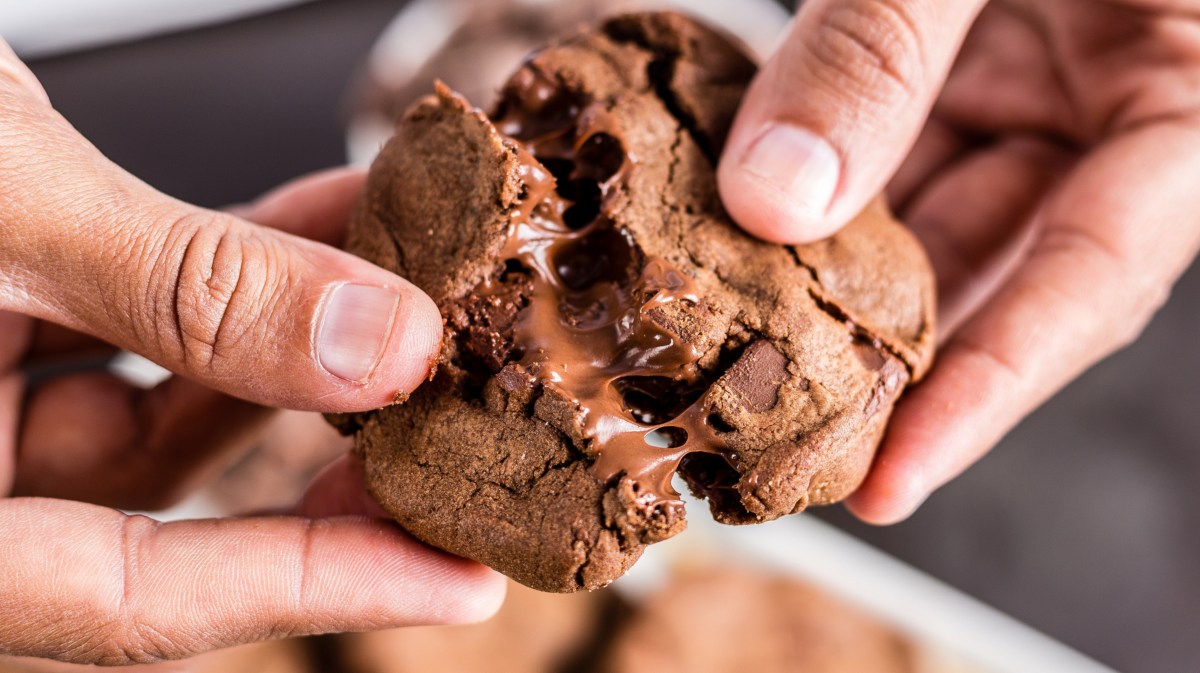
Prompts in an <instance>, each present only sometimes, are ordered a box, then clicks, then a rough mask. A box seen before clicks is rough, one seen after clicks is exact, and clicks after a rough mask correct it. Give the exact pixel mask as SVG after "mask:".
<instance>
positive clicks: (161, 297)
mask: <svg viewBox="0 0 1200 673" xmlns="http://www.w3.org/2000/svg"><path fill="white" fill-rule="evenodd" d="M0 175H3V179H2V180H0V495H3V496H7V495H15V496H24V497H12V498H4V499H0V595H3V596H4V600H3V602H2V604H0V652H4V653H6V654H23V655H36V656H43V657H53V658H57V659H62V660H67V661H74V662H80V663H105V664H125V663H132V662H146V661H153V660H156V659H164V658H179V657H184V656H188V655H191V654H195V653H198V652H203V651H206V650H209V649H214V648H219V647H224V646H228V645H232V644H236V643H240V642H249V641H254V640H261V639H266V638H272V637H280V636H282V635H287V634H301V633H316V632H326V631H345V630H356V629H368V628H379V627H383V626H387V625H405V624H414V623H431V622H454V621H464V620H471V619H475V618H481V617H483V616H486V614H489V611H491V610H494V609H495V607H496V606H497V604H498V601H499V599H500V596H501V595H502V594H503V585H502V584H501V583H499V581H498V580H499V578H498V576H496V575H494V574H493V573H491V572H490V571H487V570H486V569H485V568H483V567H482V566H479V565H477V564H474V563H470V562H467V561H463V560H461V559H456V558H453V557H450V556H449V555H446V554H443V553H440V552H436V551H434V550H431V549H429V548H427V547H425V546H423V545H420V544H418V543H416V542H415V541H413V540H412V539H411V538H410V537H408V536H407V535H405V534H404V533H403V532H402V531H400V530H398V529H397V528H396V527H395V526H394V525H391V524H389V523H384V522H382V521H380V520H378V519H374V518H369V515H370V514H371V510H370V507H369V506H368V504H367V503H368V502H369V501H368V500H367V499H366V496H365V493H364V492H363V490H362V486H361V476H359V475H358V474H357V473H356V472H355V471H354V470H355V467H354V465H353V464H352V463H342V464H339V465H338V466H337V467H335V468H332V471H331V472H329V473H327V474H326V475H325V476H324V477H323V478H322V479H321V480H320V481H319V482H318V484H317V485H316V486H315V487H314V490H313V491H312V492H311V494H310V496H309V498H308V499H307V501H306V502H305V503H304V504H303V506H302V507H301V508H300V509H299V510H298V511H297V516H277V517H257V518H246V519H222V520H208V521H183V522H175V523H167V524H160V523H157V522H155V521H151V520H150V519H147V518H145V517H138V516H127V515H125V514H123V513H121V512H119V511H116V510H113V509H108V508H107V507H121V508H127V509H150V508H158V507H162V506H165V505H167V504H170V503H171V502H172V501H174V500H177V499H178V498H180V497H181V496H182V495H183V494H184V493H186V492H187V491H188V490H189V489H191V488H193V487H195V486H196V485H197V483H198V482H199V481H202V480H203V479H204V478H205V477H208V476H211V475H212V469H213V466H214V464H216V465H219V464H221V463H222V462H225V461H227V459H228V457H229V452H230V447H231V446H234V445H237V444H239V443H241V442H243V441H244V440H245V437H246V434H247V433H248V432H249V431H250V430H251V429H252V428H253V427H254V426H255V425H256V424H258V423H260V422H261V421H262V419H263V418H264V415H265V413H266V410H265V409H264V407H261V406H259V405H272V406H290V407H300V408H308V409H322V410H351V409H367V408H373V407H378V406H381V405H384V404H387V403H388V402H390V401H391V400H392V399H393V397H394V396H395V395H396V394H397V393H404V392H407V391H409V390H411V389H412V388H414V387H415V386H416V385H417V384H418V383H419V382H421V381H422V380H423V379H424V378H425V376H426V374H427V373H428V370H429V367H430V358H431V357H432V355H433V354H434V353H435V352H436V351H437V348H438V340H439V338H440V335H441V321H440V318H439V317H438V314H437V311H436V309H435V308H434V307H433V304H432V302H430V301H429V299H428V298H426V297H425V296H424V295H423V294H421V293H420V292H419V291H418V290H416V289H415V288H414V287H413V286H411V285H409V284H408V283H407V282H406V281H404V280H402V279H401V278H399V277H397V276H395V275H393V274H391V273H388V272H386V271H384V270H382V269H379V268H378V267H375V266H372V265H370V264H368V263H366V262H364V261H362V260H359V259H357V258H354V257H352V256H350V255H348V254H346V253H343V252H341V251H339V250H336V249H335V248H333V247H329V246H327V245H323V244H322V243H320V242H317V241H322V242H325V243H336V242H338V241H339V239H340V237H341V235H342V233H343V231H344V228H345V225H346V223H347V220H348V218H349V212H350V208H351V205H352V202H353V201H354V200H355V199H356V198H357V196H358V193H359V191H360V190H361V187H362V180H363V176H362V175H361V174H360V173H358V172H350V171H336V172H332V173H328V174H324V175H318V176H314V177H310V178H306V179H302V180H300V181H297V182H296V183H293V184H292V185H290V186H288V187H285V188H283V189H281V190H280V191H278V192H276V193H274V194H272V195H271V196H268V197H266V198H265V199H263V200H262V201H260V202H258V203H256V204H253V205H251V206H247V207H244V208H242V209H240V213H241V214H242V215H243V216H244V218H245V219H242V218H238V217H234V216H232V215H228V214H223V213H217V212H212V211H207V210H202V209H200V208H196V207H193V206H190V205H187V204H184V203H180V202H178V201H175V200H172V199H170V198H168V197H166V196H164V195H162V194H160V193H158V192H156V191H154V190H153V189H151V188H150V187H148V186H146V185H145V184H143V183H141V182H139V181H137V180H136V179H135V178H133V177H132V176H130V175H128V174H127V173H125V172H123V171H122V170H121V169H119V168H118V167H116V166H114V165H113V164H111V163H110V162H109V161H108V160H107V159H105V158H104V157H103V156H102V155H101V154H100V153H99V152H98V151H96V149H95V148H93V147H92V146H91V145H89V144H88V143H87V141H86V140H84V139H83V138H82V137H81V136H79V134H78V133H77V132H76V131H75V130H74V129H73V128H71V127H70V125H69V124H68V123H67V122H66V121H65V120H64V119H63V118H62V117H60V116H59V115H58V114H57V113H56V112H55V111H54V110H53V109H52V108H51V107H50V105H49V103H48V101H47V99H46V96H45V94H44V93H43V92H42V90H41V88H40V86H39V85H38V83H37V81H36V80H35V79H34V78H33V75H32V74H31V73H30V72H29V71H28V70H27V69H25V67H24V66H23V65H22V64H21V63H20V62H19V61H18V60H17V59H16V57H15V56H14V55H13V54H12V52H11V51H8V50H7V47H6V46H5V45H4V44H3V43H2V42H0ZM251 222H254V223H256V224H251ZM262 225H265V226H262ZM285 232H290V233H285ZM295 234H299V235H302V236H305V237H308V238H312V239H316V241H314V240H307V239H306V238H301V237H300V236H297V235H295ZM381 304H382V305H383V306H384V307H385V308H384V310H378V311H375V312H374V313H372V309H373V307H376V306H378V305H381ZM62 325H65V326H67V327H62ZM68 327H69V328H71V329H68ZM116 346H123V347H126V348H129V349H131V350H135V351H138V352H140V353H142V354H144V355H146V356H148V357H150V358H151V359H153V360H155V361H156V362H158V363H159V364H161V365H164V366H166V367H168V368H169V369H171V370H173V371H174V372H176V373H177V374H179V376H176V377H172V378H171V379H169V380H167V381H166V382H164V383H163V384H161V385H159V386H157V387H155V388H153V389H151V390H142V389H139V388H136V387H134V386H132V385H129V384H128V383H126V382H125V381H123V380H121V379H119V378H117V377H115V376H113V375H112V374H110V373H108V372H106V371H99V370H94V371H90V372H85V373H75V374H70V375H63V376H55V377H48V376H44V377H41V380H39V381H38V382H37V383H36V384H35V385H29V380H28V379H29V377H28V375H29V374H30V372H33V371H38V370H39V369H40V370H41V371H43V372H45V371H47V367H49V366H51V365H53V366H62V365H63V363H64V361H66V363H67V364H68V365H70V364H72V363H74V364H78V360H79V358H81V357H89V358H93V359H94V358H95V357H96V356H99V357H101V358H103V357H107V356H110V355H111V354H112V353H114V352H115V351H116ZM68 368H69V367H68ZM234 395H236V396H238V397H240V398H244V399H245V400H251V401H252V402H247V401H243V399H235V398H234V397H233V396H234ZM431 597H432V598H431Z"/></svg>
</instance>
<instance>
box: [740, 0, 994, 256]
mask: <svg viewBox="0 0 1200 673" xmlns="http://www.w3.org/2000/svg"><path fill="white" fill-rule="evenodd" d="M982 5H983V0H813V1H812V2H806V3H804V4H803V6H801V8H800V10H799V13H798V14H797V17H796V20H795V22H794V23H793V25H792V28H791V31H790V33H789V35H788V37H787V39H786V41H785V42H784V44H783V46H782V47H781V48H780V49H779V51H777V52H776V54H775V55H774V57H772V59H771V60H770V61H769V62H768V63H767V64H766V66H765V67H764V68H763V71H762V72H761V73H760V74H759V75H758V77H757V79H756V80H755V81H754V83H753V85H752V86H751V87H750V90H749V92H748V93H747V95H746V99H745V101H744V102H743V104H742V109H741V111H740V112H739V114H738V117H737V119H736V121H735V122H734V126H733V130H732V132H731V134H730V137H729V142H728V143H727V146H726V149H725V153H724V156H723V157H722V159H721V165H720V168H719V170H718V180H719V184H720V191H721V198H722V200H723V201H724V203H725V206H726V207H727V208H728V209H729V213H730V214H731V215H732V216H733V218H734V219H735V220H736V221H737V222H738V223H739V224H741V225H742V226H743V227H744V228H745V229H746V230H747V231H749V232H750V233H752V234H754V235H756V236H759V237H761V238H764V239H767V240H770V241H777V242H781V243H803V242H809V241H813V240H816V239H819V238H823V237H825V236H828V235H829V234H832V233H833V232H834V231H836V230H837V229H838V228H840V227H841V226H842V225H844V224H845V223H846V222H847V221H849V220H850V219H851V218H852V217H854V216H855V215H856V214H858V213H859V212H860V211H862V209H863V208H864V207H866V205H867V204H868V203H869V202H870V200H871V199H872V198H874V196H875V195H876V194H878V193H879V192H880V191H882V190H883V187H884V186H885V185H886V184H887V182H888V180H889V179H890V178H891V176H892V174H893V173H895V171H896V169H897V168H898V167H899V166H900V163H901V161H902V160H903V158H904V156H905V155H906V154H908V151H909V148H911V147H912V144H913V142H914V141H915V139H916V138H917V134H918V132H919V131H920V129H921V127H922V126H923V125H924V121H925V118H926V116H927V115H928V113H929V110H930V108H931V107H932V105H933V101H934V99H935V98H936V97H937V93H938V90H939V89H940V87H941V84H942V82H943V81H944V80H945V77H946V73H947V71H948V70H949V68H950V64H951V62H952V61H953V59H954V56H955V53H956V52H957V50H958V47H959V45H960V44H961V42H962V40H963V37H964V36H965V34H966V32H967V30H968V28H969V27H970V25H971V22H972V21H973V20H974V17H975V15H976V14H977V13H978V11H979V9H980V7H981V6H982Z"/></svg>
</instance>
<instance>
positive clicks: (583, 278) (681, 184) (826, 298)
mask: <svg viewBox="0 0 1200 673" xmlns="http://www.w3.org/2000/svg"><path fill="white" fill-rule="evenodd" d="M754 72H755V67H754V65H753V63H752V62H751V61H750V60H749V59H748V58H747V57H746V56H745V55H744V54H743V53H742V51H741V50H740V49H739V48H738V47H736V46H734V45H733V44H731V43H730V42H729V41H727V40H726V39H725V38H723V37H722V36H720V35H718V34H716V33H714V32H713V31H711V30H709V29H707V28H704V27H702V26H700V25H698V24H696V23H694V22H692V21H690V20H688V19H686V18H684V17H682V16H680V15H677V14H670V13H657V14H638V15H628V16H622V17H617V18H615V19H612V20H610V21H608V22H606V23H604V24H603V25H601V26H600V27H598V28H596V29H594V30H589V31H584V32H582V33H579V34H577V35H574V36H572V37H569V38H567V39H565V40H563V41H561V42H559V43H557V44H555V45H552V46H550V47H548V48H546V49H544V50H542V51H540V52H537V53H535V54H534V55H533V56H531V58H530V59H529V60H528V62H527V63H526V64H525V65H524V66H523V67H522V68H521V69H520V70H519V71H518V72H517V73H516V74H515V75H514V76H513V77H512V79H511V80H510V81H509V83H508V84H507V85H506V87H505V88H504V90H503V91H502V92H501V98H500V103H499V104H498V106H497V109H496V110H495V111H494V113H493V114H492V115H491V117H490V118H489V117H488V116H486V115H484V114H483V113H482V112H480V111H479V110H475V109H473V108H471V107H470V106H469V105H468V104H467V103H466V101H464V100H462V99H461V98H459V97H457V96H455V95H454V94H453V93H451V92H450V91H448V90H446V89H445V88H444V87H442V88H440V89H439V91H438V93H437V95H436V96H434V97H430V98H428V99H426V100H424V101H422V102H421V103H419V104H417V105H416V106H415V107H414V108H412V109H411V110H410V111H409V113H408V114H407V115H406V116H405V118H404V119H403V120H402V121H401V122H400V124H399V126H398V127H397V132H396V136H395V137H394V138H393V140H392V141H391V142H389V143H388V145H387V146H386V147H385V148H384V149H383V151H382V153H381V154H380V156H379V158H378V159H377V160H376V162H375V163H374V164H373V166H372V168H371V173H370V177H369V178H368V185H367V191H366V194H365V196H364V200H363V203H362V206H361V207H360V210H359V212H358V214H357V216H356V218H355V221H354V223H353V225H352V228H351V233H350V239H349V241H348V249H350V250H351V251H353V252H355V253H357V254H359V255H362V256H364V257H366V258H368V259H371V260H372V261H374V262H376V263H378V264H380V265H382V266H384V267H386V268H389V269H391V270H393V271H395V272H397V273H399V274H400V275H403V276H405V277H407V278H408V279H409V280H411V281H412V282H414V283H415V284H417V285H418V286H419V287H421V288H422V289H423V290H425V291H426V292H427V293H429V294H430V296H432V297H433V299H434V301H436V302H437V303H438V305H439V307H440V308H441V310H442V313H443V316H444V317H445V319H446V324H447V333H446V339H445V342H444V346H443V352H442V358H441V362H440V364H439V366H438V368H437V370H436V372H435V374H434V377H433V379H432V380H431V381H430V383H428V384H427V385H425V386H423V387H422V388H420V389H418V390H417V391H416V392H415V393H414V394H413V395H412V397H411V398H410V399H409V400H408V401H407V402H406V403H405V404H403V405H398V406H394V407H390V408H387V409H381V410H378V411H375V412H370V413H366V414H358V415H354V416H349V417H342V418H340V419H338V423H339V425H340V426H341V427H342V429H343V430H344V431H347V432H354V433H355V435H356V451H357V452H358V453H359V454H360V455H361V456H362V457H363V460H364V464H365V467H366V474H367V486H368V489H369V490H370V491H371V493H372V494H373V495H374V496H375V498H376V499H377V500H379V502H380V504H381V505H382V506H383V507H384V509H385V510H387V511H388V513H390V514H391V515H392V516H394V517H395V518H396V519H397V520H398V521H399V522H400V524H401V525H403V526H404V527H405V528H406V529H408V530H409V531H410V532H412V533H413V534H414V535H416V536H417V537H418V538H420V539H422V540H424V541H426V542H428V543H430V544H433V545H434V546H437V547H441V548H443V549H446V550H448V551H451V552H453V553H456V554H459V555H462V556H466V557H469V558H474V559H477V560H479V561H482V562H484V563H486V564H487V565H490V566H492V567H493V568H496V569H498V570H500V571H501V572H503V573H505V574H507V575H509V576H510V577H513V578H514V579H516V580H518V581H520V582H522V583H524V584H527V585H529V586H531V587H534V588H537V589H542V590H547V591H574V590H578V589H593V588H596V587H599V586H603V585H605V584H607V583H608V582H610V581H612V580H613V579H615V578H616V577H619V576H620V575H621V574H623V573H624V572H625V571H626V570H627V569H628V568H629V566H630V565H632V564H633V562H634V561H635V560H636V559H637V557H638V556H639V555H640V554H641V552H642V550H643V549H644V547H645V546H646V545H647V544H651V543H653V542H656V541H659V540H662V539H665V538H667V537H670V536H672V535H675V534H676V533H678V532H679V531H680V530H682V529H683V527H684V525H685V520H684V512H683V505H682V502H681V501H680V500H679V499H678V495H677V494H676V493H675V491H674V489H673V488H672V486H671V483H670V482H671V478H672V476H673V475H674V474H676V472H678V473H679V475H680V476H682V478H683V479H684V481H685V482H686V483H687V484H688V486H689V488H691V490H692V491H693V492H695V493H696V494H698V495H701V496H704V497H705V498H707V499H708V501H709V504H710V507H711V509H712V512H713V514H714V516H716V518H717V519H719V520H720V521H723V522H726V523H753V522H759V521H766V520H770V519H774V518H777V517H779V516H782V515H785V514H789V513H793V512H798V511H800V510H802V509H804V508H805V507H807V506H809V505H817V504H827V503H831V502H836V501H838V500H840V499H842V498H844V497H845V496H847V495H848V494H849V493H850V492H852V491H853V489H854V488H856V487H857V485H858V484H859V483H860V482H861V480H862V478H863V476H864V475H865V472H866V470H867V468H868V467H869V465H870V462H871V459H872V456H873V454H874V450H875V447H876V446H877V445H878V443H879V440H880V437H881V435H882V432H883V429H884V426H885V424H886V420H887V418H888V416H889V414H890V412H891V408H892V405H893V404H894V402H895V400H896V398H897V397H898V396H899V394H900V393H901V391H902V390H903V388H904V387H905V386H906V385H907V384H908V383H909V382H910V381H913V380H916V379H918V378H919V377H920V376H921V375H922V374H923V373H924V372H925V370H926V369H927V368H928V366H929V364H930V360H931V357H932V350H933V343H934V342H933V309H934V298H933V289H932V288H933V279H932V275H931V273H930V270H929V267H928V263H927V262H926V260H925V257H924V254H923V252H922V251H921V249H920V247H919V246H918V245H917V243H916V242H915V241H914V240H913V238H912V237H911V235H910V234H909V233H908V232H907V231H906V230H905V229H904V228H903V227H902V226H900V225H898V224H897V223H896V222H894V221H893V220H892V219H891V217H890V215H889V214H888V213H887V211H886V208H885V207H884V206H883V205H882V204H878V203H877V204H874V205H872V206H871V207H870V208H868V209H867V211H865V212H864V213H863V214H861V215H860V216H859V217H858V218H856V219H855V220H854V221H853V222H852V223H851V224H850V225H848V226H847V227H846V228H845V229H844V230H843V231H842V232H841V233H839V234H838V235H837V236H835V237H833V238H831V239H829V240H827V241H824V242H821V243H818V244H813V245H808V246H796V247H783V246H775V245H770V244H767V243H763V242H760V241H757V240H754V239H752V238H750V237H748V236H747V235H745V234H743V233H742V232H741V231H740V230H739V229H737V227H736V226H735V225H733V223H732V222H730V221H729V219H728V216H727V215H726V214H725V212H724V211H723V209H722V208H721V205H720V202H719V199H718V196H717V189H716V184H715V175H714V161H715V158H716V157H718V156H719V153H720V150H721V148H722V146H723V144H724V140H725V135H726V133H727V131H728V128H729V125H730V123H731V121H732V118H733V115H734V113H735V112H736V110H737V105H738V102H739V100H740V98H741V95H742V93H743V91H744V89H745V87H746V85H747V84H748V83H749V80H750V79H751V77H752V76H753V74H754Z"/></svg>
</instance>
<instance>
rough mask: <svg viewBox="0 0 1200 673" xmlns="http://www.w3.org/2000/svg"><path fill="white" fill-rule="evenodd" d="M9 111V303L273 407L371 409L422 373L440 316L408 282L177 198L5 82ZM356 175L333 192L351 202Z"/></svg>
mask: <svg viewBox="0 0 1200 673" xmlns="http://www.w3.org/2000/svg"><path fill="white" fill-rule="evenodd" d="M0 108H3V109H4V110H5V117H4V118H3V122H0V173H3V174H4V175H5V180H4V181H3V183H0V221H4V222H5V223H6V231H5V236H4V237H3V238H2V239H0V281H3V282H0V308H3V309H9V310H17V311H20V312H23V313H26V314H28V315H32V316H36V317H39V318H43V319H47V320H51V321H54V322H57V323H60V324H63V325H65V326H67V327H70V328H72V329H78V330H80V331H84V332H87V333H89V334H92V335H94V336H97V337H99V338H101V339H104V340H106V341H108V342H110V343H113V344H115V345H118V346H121V347H123V348H127V349H129V350H132V351H135V352H137V353H140V354H142V355H144V356H146V357H148V358H150V359H151V360H154V361H155V362H157V363H159V364H161V365H163V366H165V367H167V368H168V369H170V370H172V371H174V372H175V373H178V374H183V375H186V376H188V377H189V378H192V379H194V380H197V381H200V382H203V383H205V384H207V385H209V386H211V387H213V388H216V389H218V390H221V391H223V392H226V393H230V394H232V395H235V396H238V397H242V398H245V399H249V400H252V401H255V402H259V403H262V404H267V405H270V406H280V407H289V408H297V409H310V410H320V411H349V410H363V409H369V408H376V407H380V406H383V405H386V404H388V403H390V402H391V401H392V400H393V399H395V398H396V396H397V394H398V393H399V394H403V393H407V392H408V391H411V390H412V389H413V388H415V387H416V386H417V385H419V384H420V383H421V382H422V381H423V380H424V378H425V377H426V375H427V374H428V372H429V370H430V368H431V363H432V362H433V359H434V358H435V357H436V354H437V352H438V349H439V342H440V339H441V333H442V330H441V318H440V315H439V314H438V311H437V308H436V306H434V304H433V302H432V301H431V300H430V299H429V298H428V297H427V296H425V295H424V294H423V293H422V292H420V291H419V290H418V289H417V288H415V287H414V286H412V285H411V284H409V283H408V282H406V281H404V280H403V279H401V278H399V277H398V276H396V275H394V274H392V273H389V272H387V271H384V270H382V269H380V268H378V267H376V266H374V265H372V264H369V263H367V262H365V261H363V260H361V259H358V258H357V257H354V256H352V255H349V254H347V253H344V252H341V251H339V250H335V249H333V248H330V247H327V246H324V245H320V244H318V243H315V242H312V241H307V240H304V239H301V238H298V237H295V236H291V235H289V234H286V233H282V232H279V231H275V230H272V229H268V228H265V227H258V226H254V225H251V224H250V223H248V222H246V221H245V220H241V219H238V218H236V217H233V216H230V215H227V214H222V213H215V212H211V211H205V210H200V209H197V208H194V207H191V206H188V205H186V204H183V203H180V202H178V201H175V200H173V199H170V198H167V197H165V196H163V195H162V194H159V193H157V192H155V191H154V190H152V189H151V188H149V187H148V186H146V185H145V184H143V183H141V182H139V181H137V180H136V179H134V178H133V177H132V176H129V175H128V174H126V173H124V172H123V171H121V170H120V169H119V168H118V167H116V166H114V165H112V164H111V163H110V162H108V161H107V160H106V159H105V158H104V157H103V156H101V155H100V154H99V152H97V151H96V150H95V148H93V147H91V146H90V145H89V144H87V142H86V141H85V140H84V139H83V138H82V137H80V136H79V135H78V133H76V132H75V130H74V129H72V128H71V127H70V125H69V124H67V123H66V121H65V120H63V119H62V118H61V117H59V116H58V115H57V114H56V113H55V112H53V110H51V109H50V108H48V107H47V106H46V105H45V104H44V103H42V102H40V101H37V100H35V99H34V98H33V97H32V96H30V95H29V94H28V93H26V92H24V91H23V90H20V89H18V88H17V87H15V86H13V85H12V84H11V83H7V84H6V83H5V82H4V81H2V80H0ZM346 184H347V183H345V182H342V181H337V182H336V183H334V184H332V189H330V190H329V191H332V192H334V193H335V194H334V200H339V201H340V202H341V203H343V204H345V201H346V200H345V198H344V196H345V191H346V190H345V187H346ZM325 186H326V187H330V186H331V185H330V184H329V183H327V184H326V185H325ZM310 196H311V197H312V198H313V199H316V200H320V199H322V198H325V196H324V191H321V192H320V195H318V193H317V191H315V190H314V192H313V194H311V195H310ZM294 201H300V199H298V198H297V199H294ZM344 217H345V215H344V214H343V219H344ZM272 219H277V220H280V219H285V218H283V216H282V215H279V214H278V213H276V214H275V215H273V216H272ZM290 223H291V224H292V225H295V226H299V227H301V228H304V227H309V228H311V227H314V226H315V225H313V224H312V223H307V224H306V223H304V222H303V221H301V220H297V219H296V218H292V219H291V220H290Z"/></svg>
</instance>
